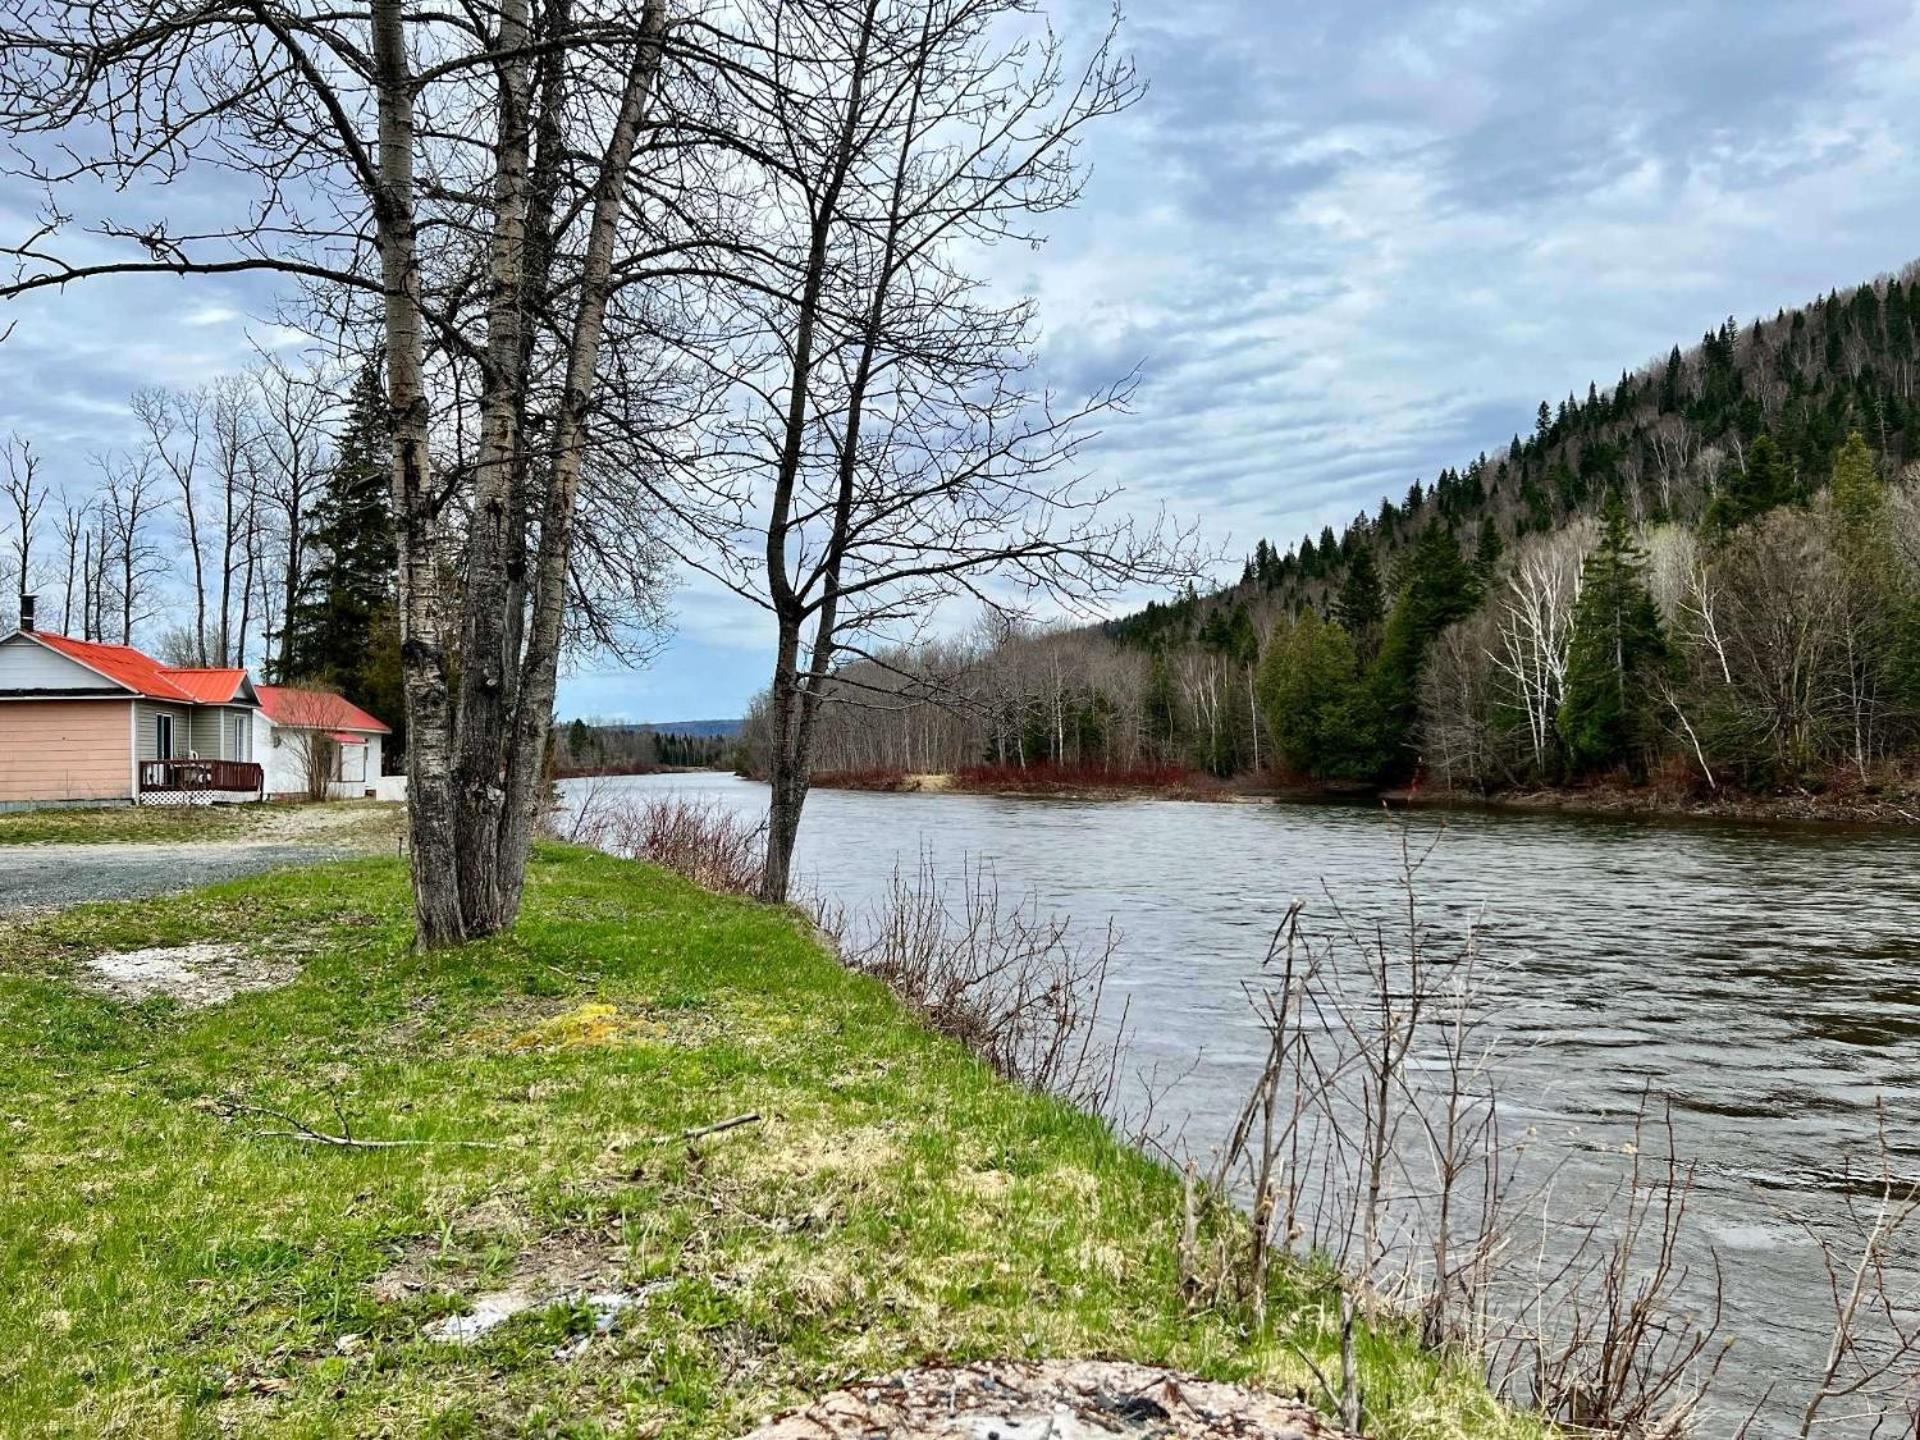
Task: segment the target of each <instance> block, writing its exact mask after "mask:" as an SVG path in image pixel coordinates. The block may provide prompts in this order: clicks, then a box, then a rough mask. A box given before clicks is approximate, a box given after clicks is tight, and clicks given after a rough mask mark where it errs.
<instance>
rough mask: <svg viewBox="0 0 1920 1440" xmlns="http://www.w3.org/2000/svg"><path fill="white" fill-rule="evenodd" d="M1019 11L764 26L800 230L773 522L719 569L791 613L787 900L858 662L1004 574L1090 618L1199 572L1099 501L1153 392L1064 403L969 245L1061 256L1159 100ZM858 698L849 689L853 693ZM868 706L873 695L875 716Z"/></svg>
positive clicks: (760, 505)
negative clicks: (1084, 145)
mask: <svg viewBox="0 0 1920 1440" xmlns="http://www.w3.org/2000/svg"><path fill="white" fill-rule="evenodd" d="M1025 10H1026V7H1025V6H1024V5H1021V4H1018V3H1016V0H886V3H883V0H843V3H836V4H830V5H823V6H816V7H805V8H802V7H794V6H787V5H780V4H770V5H766V6H764V7H761V8H759V9H756V10H754V11H753V12H752V13H751V15H750V17H749V21H748V26H749V33H748V35H747V44H748V46H749V48H750V49H751V50H752V51H754V52H755V53H759V54H764V55H765V56H766V57H767V59H766V62H765V66H766V72H767V74H766V84H765V86H764V88H763V89H762V90H761V91H758V92H756V93H754V94H753V95H752V96H751V97H750V99H751V100H752V102H753V105H754V108H753V109H752V110H751V111H750V112H749V115H748V122H749V123H750V126H751V128H750V129H749V132H748V144H749V145H750V146H751V147H752V149H753V151H754V153H755V154H757V155H759V156H761V157H764V158H763V165H762V174H763V177H764V184H765V186H766V189H767V199H766V202H765V209H766V211H767V212H768V213H769V214H770V215H771V216H772V217H774V218H775V219H777V220H780V221H782V222H783V223H782V224H781V225H780V226H779V227H778V228H776V229H774V230H773V231H772V232H771V233H770V234H769V235H768V236H767V238H766V239H765V240H764V241H763V242H762V245H761V247H760V249H761V253H762V254H763V256H764V260H763V263H762V264H761V265H759V266H758V267H756V268H755V269H754V270H753V271H752V273H751V275H750V277H749V279H750V283H748V284H745V285H743V286H742V287H741V302H740V303H741V305H742V308H743V310H745V311H746V312H747V313H749V314H750V315H752V316H754V317H755V318H756V321H757V323H758V327H759V329H758V333H757V334H755V335H753V336H750V337H749V338H748V340H747V341H746V342H745V343H744V344H742V345H741V346H740V347H738V354H737V360H736V363H737V393H738V396H739V400H738V407H737V408H738V410H739V413H740V414H741V416H742V421H741V424H740V427H739V430H738V434H737V439H736V444H735V445H734V446H733V447H731V449H730V450H729V454H730V455H731V456H737V457H741V458H740V461H739V467H740V468H739V470H738V471H737V472H736V473H737V475H738V477H739V478H742V479H743V480H744V481H745V482H746V483H747V484H748V485H749V487H750V490H751V505H750V514H751V516H752V520H753V523H752V525H751V526H750V527H749V528H748V529H747V531H746V533H745V534H744V535H743V536H742V537H741V539H742V541H743V543H742V544H741V546H740V548H739V550H738V551H737V552H736V553H735V554H734V555H733V556H732V557H731V563H724V564H720V565H716V566H715V567H714V568H715V570H716V573H718V574H719V575H720V576H721V578H722V579H723V580H724V581H725V582H726V583H728V584H729V585H731V586H732V587H733V588H734V589H735V590H736V591H737V592H738V593H740V594H742V595H744V596H747V597H748V598H750V599H752V600H753V601H754V602H755V603H757V604H759V605H760V606H762V607H763V608H765V609H766V610H767V611H769V612H770V613H771V615H772V617H773V620H774V623H775V629H776V636H777V638H776V648H775V658H774V666H773V676H772V683H771V690H770V695H769V704H768V719H769V735H770V762H771V763H770V770H771V775H770V780H771V790H772V795H771V802H770V808H769V816H768V821H769V823H768V847H767V870H766V876H765V879H764V882H763V884H762V887H761V894H762V896H763V897H764V898H766V899H769V900H784V899H785V898H786V895H787V890H788V884H789V879H790V873H791V865H792V855H793V847H794V841H795V838H796V835H797V832H798V827H799V822H800V814H801V809H802V807H803V805H804V804H805V801H806V796H807V790H808V786H809V775H810V766H811V756H812V749H813V743H814V734H815V728H816V726H817V724H818V720H819V715H820V710H821V707H822V705H823V704H825V703H826V702H827V700H828V698H829V693H830V691H831V690H832V688H833V684H834V675H835V671H836V667H839V666H841V665H843V664H844V663H845V662H847V661H849V660H851V659H855V658H858V657H861V656H869V657H870V656H871V655H872V654H873V653H874V649H875V646H876V645H877V644H885V643H887V641H888V639H889V637H891V639H893V640H895V641H898V640H900V639H904V638H907V637H909V636H911V635H912V634H913V633H914V631H915V628H916V627H917V626H918V625H920V624H921V623H923V622H924V621H925V619H926V618H927V617H928V616H929V614H931V613H932V612H933V611H934V609H935V608H936V607H937V606H938V605H939V604H940V603H941V602H942V601H944V600H947V599H949V598H950V597H953V596H956V595H966V596H971V597H974V598H978V599H981V600H992V599H993V598H994V596H993V595H992V594H991V592H990V586H991V585H992V582H993V580H994V578H995V577H1006V578H1008V579H1010V580H1011V581H1012V582H1013V584H1014V585H1015V586H1016V587H1018V588H1020V589H1022V590H1024V591H1025V592H1026V593H1027V594H1030V595H1048V596H1051V597H1053V598H1054V599H1056V600H1058V601H1060V602H1063V603H1065V604H1067V605H1070V606H1074V605H1077V606H1083V607H1084V606H1086V605H1087V604H1089V603H1090V602H1091V601H1092V600H1093V599H1094V598H1095V597H1096V596H1097V595H1099V594H1100V593H1102V592H1103V591H1104V590H1106V589H1107V588H1108V587H1110V586H1112V585H1114V584H1116V583H1118V582H1120V581H1123V580H1132V579H1137V578H1157V577H1159V576H1161V575H1163V574H1165V573H1169V572H1171V571H1172V570H1174V569H1176V568H1177V565H1176V564H1175V563H1174V562H1172V561H1170V560H1169V559H1168V558H1167V552H1166V549H1165V548H1164V547H1163V545H1162V543H1161V542H1162V539H1163V537H1162V536H1161V535H1160V534H1159V533H1158V532H1153V533H1136V532H1135V531H1134V529H1133V528H1132V527H1131V526H1130V525H1128V524H1127V523H1126V522H1124V521H1118V520H1114V519H1112V518H1110V517H1109V516H1108V515H1107V514H1106V513H1105V512H1104V511H1103V510H1102V508H1101V502H1102V501H1103V500H1105V499H1107V498H1108V496H1107V495H1106V494H1105V493H1103V492H1095V491H1093V490H1090V489H1088V488H1086V487H1084V486H1083V484H1082V481H1081V477H1080V476H1079V474H1078V471H1077V466H1076V459H1077V456H1078V453H1079V450H1080V447H1081V445H1082V444H1083V443H1084V441H1085V440H1086V438H1087V437H1088V434H1089V431H1088V429H1087V427H1086V422H1088V421H1089V420H1091V419H1092V418H1093V417H1096V416H1098V415H1099V414H1100V413H1101V412H1102V411H1104V410H1106V409H1109V408H1111V407H1113V406H1114V405H1117V404H1119V403H1120V402H1121V401H1122V400H1123V399H1124V398H1125V394H1126V388H1127V387H1126V383H1125V382H1122V383H1121V384H1118V385H1115V386H1113V387H1110V388H1108V389H1104V390H1102V391H1100V392H1098V393H1097V394H1095V395H1093V396H1091V397H1089V398H1087V399H1084V400H1082V401H1078V402H1074V403H1070V404H1066V405H1060V404H1058V403H1056V401H1055V400H1054V398H1053V397H1052V396H1050V395H1049V394H1047V393H1045V392H1044V391H1043V390H1041V389H1040V388H1039V386H1038V384H1037V382H1036V380H1035V376H1034V373H1033V370H1032V368H1031V364H1030V360H1029V355H1030V352H1031V349H1032V342H1033V329H1034V319H1035V316H1034V310H1033V307H1032V305H1031V304H1030V303H1028V302H1026V301H1014V302H1011V303H1007V304H996V303H994V302H993V301H992V300H990V299H989V298H987V297H986V295H985V293H984V292H983V290H982V289H981V287H980V286H979V285H978V284H977V283H976V282H975V279H974V277H973V276H971V275H970V274H969V273H968V272H967V270H966V268H965V262H964V259H963V254H964V252H966V251H968V250H970V249H974V248H976V247H979V246H983V245H991V244H993V243H995V242H997V241H1001V240H1009V239H1012V240H1020V239H1026V240H1035V239H1037V238H1038V236H1037V233H1036V232H1035V230H1034V228H1033V227H1034V226H1035V224H1036V222H1037V221H1038V219H1039V218H1040V217H1042V216H1044V215H1045V214H1047V213H1049V212H1051V211H1054V210H1057V209H1059V208H1061V207H1063V206H1065V205H1068V204H1070V203H1071V202H1072V201H1073V200H1074V199H1075V197H1076V196H1077V194H1078V190H1079V186H1080V183H1081V176H1080V171H1079V169H1078V166H1077V164H1076V159H1075V151H1076V146H1077V143H1078V140H1079V138H1080V136H1081V133H1082V132H1083V130H1084V129H1085V127H1087V126H1088V125H1090V124H1092V123H1094V122H1096V121H1098V120H1100V119H1101V118H1103V117H1106V116H1109V115H1112V114H1114V113H1116V112H1118V111H1120V110H1122V109H1124V108H1125V107H1126V106H1128V105H1129V104H1131V103H1132V101H1133V99H1134V98H1135V97H1136V96H1137V94H1138V93H1139V86H1138V83H1137V81H1136V79H1135V77H1134V73H1133V71H1132V69H1131V68H1130V66H1129V65H1128V64H1127V63H1126V62H1125V61H1124V60H1123V59H1121V58H1120V57H1119V56H1118V55H1117V54H1116V53H1115V51H1114V48H1113V35H1112V33H1111V32H1109V33H1108V34H1106V35H1105V36H1104V37H1103V38H1102V39H1101V40H1100V42H1099V43H1098V44H1096V45H1095V46H1094V48H1093V51H1092V54H1091V56H1090V57H1089V58H1088V59H1087V60H1086V61H1085V63H1084V64H1083V65H1079V66H1075V65H1072V64H1071V63H1070V62H1069V60H1068V57H1067V55H1066V52H1065V50H1064V48H1063V46H1062V45H1061V43H1060V42H1059V41H1058V40H1057V39H1055V37H1053V36H1052V35H1051V34H1048V35H1045V36H1039V37H1035V36H1034V35H1033V34H1031V33H1030V30H1029V33H1024V34H1014V33H1013V32H1015V31H1019V30H1022V29H1023V28H1025V27H1024V26H1023V21H1024V15H1023V12H1024V11H1025ZM842 693H843V695H844V694H845V690H844V687H843V691H842ZM848 698H851V697H848Z"/></svg>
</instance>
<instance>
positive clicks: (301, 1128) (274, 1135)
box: [221, 1100, 507, 1150]
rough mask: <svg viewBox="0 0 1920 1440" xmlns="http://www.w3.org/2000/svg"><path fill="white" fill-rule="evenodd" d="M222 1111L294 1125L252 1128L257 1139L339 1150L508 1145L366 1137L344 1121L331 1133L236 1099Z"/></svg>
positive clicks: (501, 1144)
mask: <svg viewBox="0 0 1920 1440" xmlns="http://www.w3.org/2000/svg"><path fill="white" fill-rule="evenodd" d="M221 1111H222V1113H223V1114H225V1115H226V1116H227V1117H228V1118H232V1117H234V1116H237V1115H263V1116H265V1117H266V1118H267V1119H269V1120H278V1121H279V1122H280V1123H281V1124H283V1125H287V1126H291V1127H292V1128H291V1129H287V1130H253V1131H249V1132H248V1133H249V1134H250V1135H251V1136H252V1137H253V1138H254V1139H256V1140H298V1141H300V1142H302V1143H303V1144H307V1145H328V1146H332V1147H333V1148H335V1149H337V1150H412V1149H420V1148H424V1147H428V1146H441V1147H452V1148H459V1149H467V1150H501V1149H504V1148H506V1144H507V1142H505V1141H503V1140H366V1139H362V1138H361V1137H360V1136H358V1135H355V1134H353V1133H352V1131H351V1129H350V1128H349V1127H348V1126H347V1125H346V1124H345V1121H344V1118H343V1120H342V1124H341V1133H340V1134H338V1135H329V1134H328V1133H327V1132H326V1131H324V1130H316V1129H314V1127H313V1126H311V1125H309V1124H307V1122H306V1121H304V1120H302V1119H300V1118H299V1117H298V1116H296V1115H289V1114H287V1113H286V1112H285V1111H284V1110H270V1109H268V1108H267V1107H266V1106H264V1105H247V1104H243V1103H241V1102H239V1101H237V1100H226V1101H222V1102H221Z"/></svg>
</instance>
